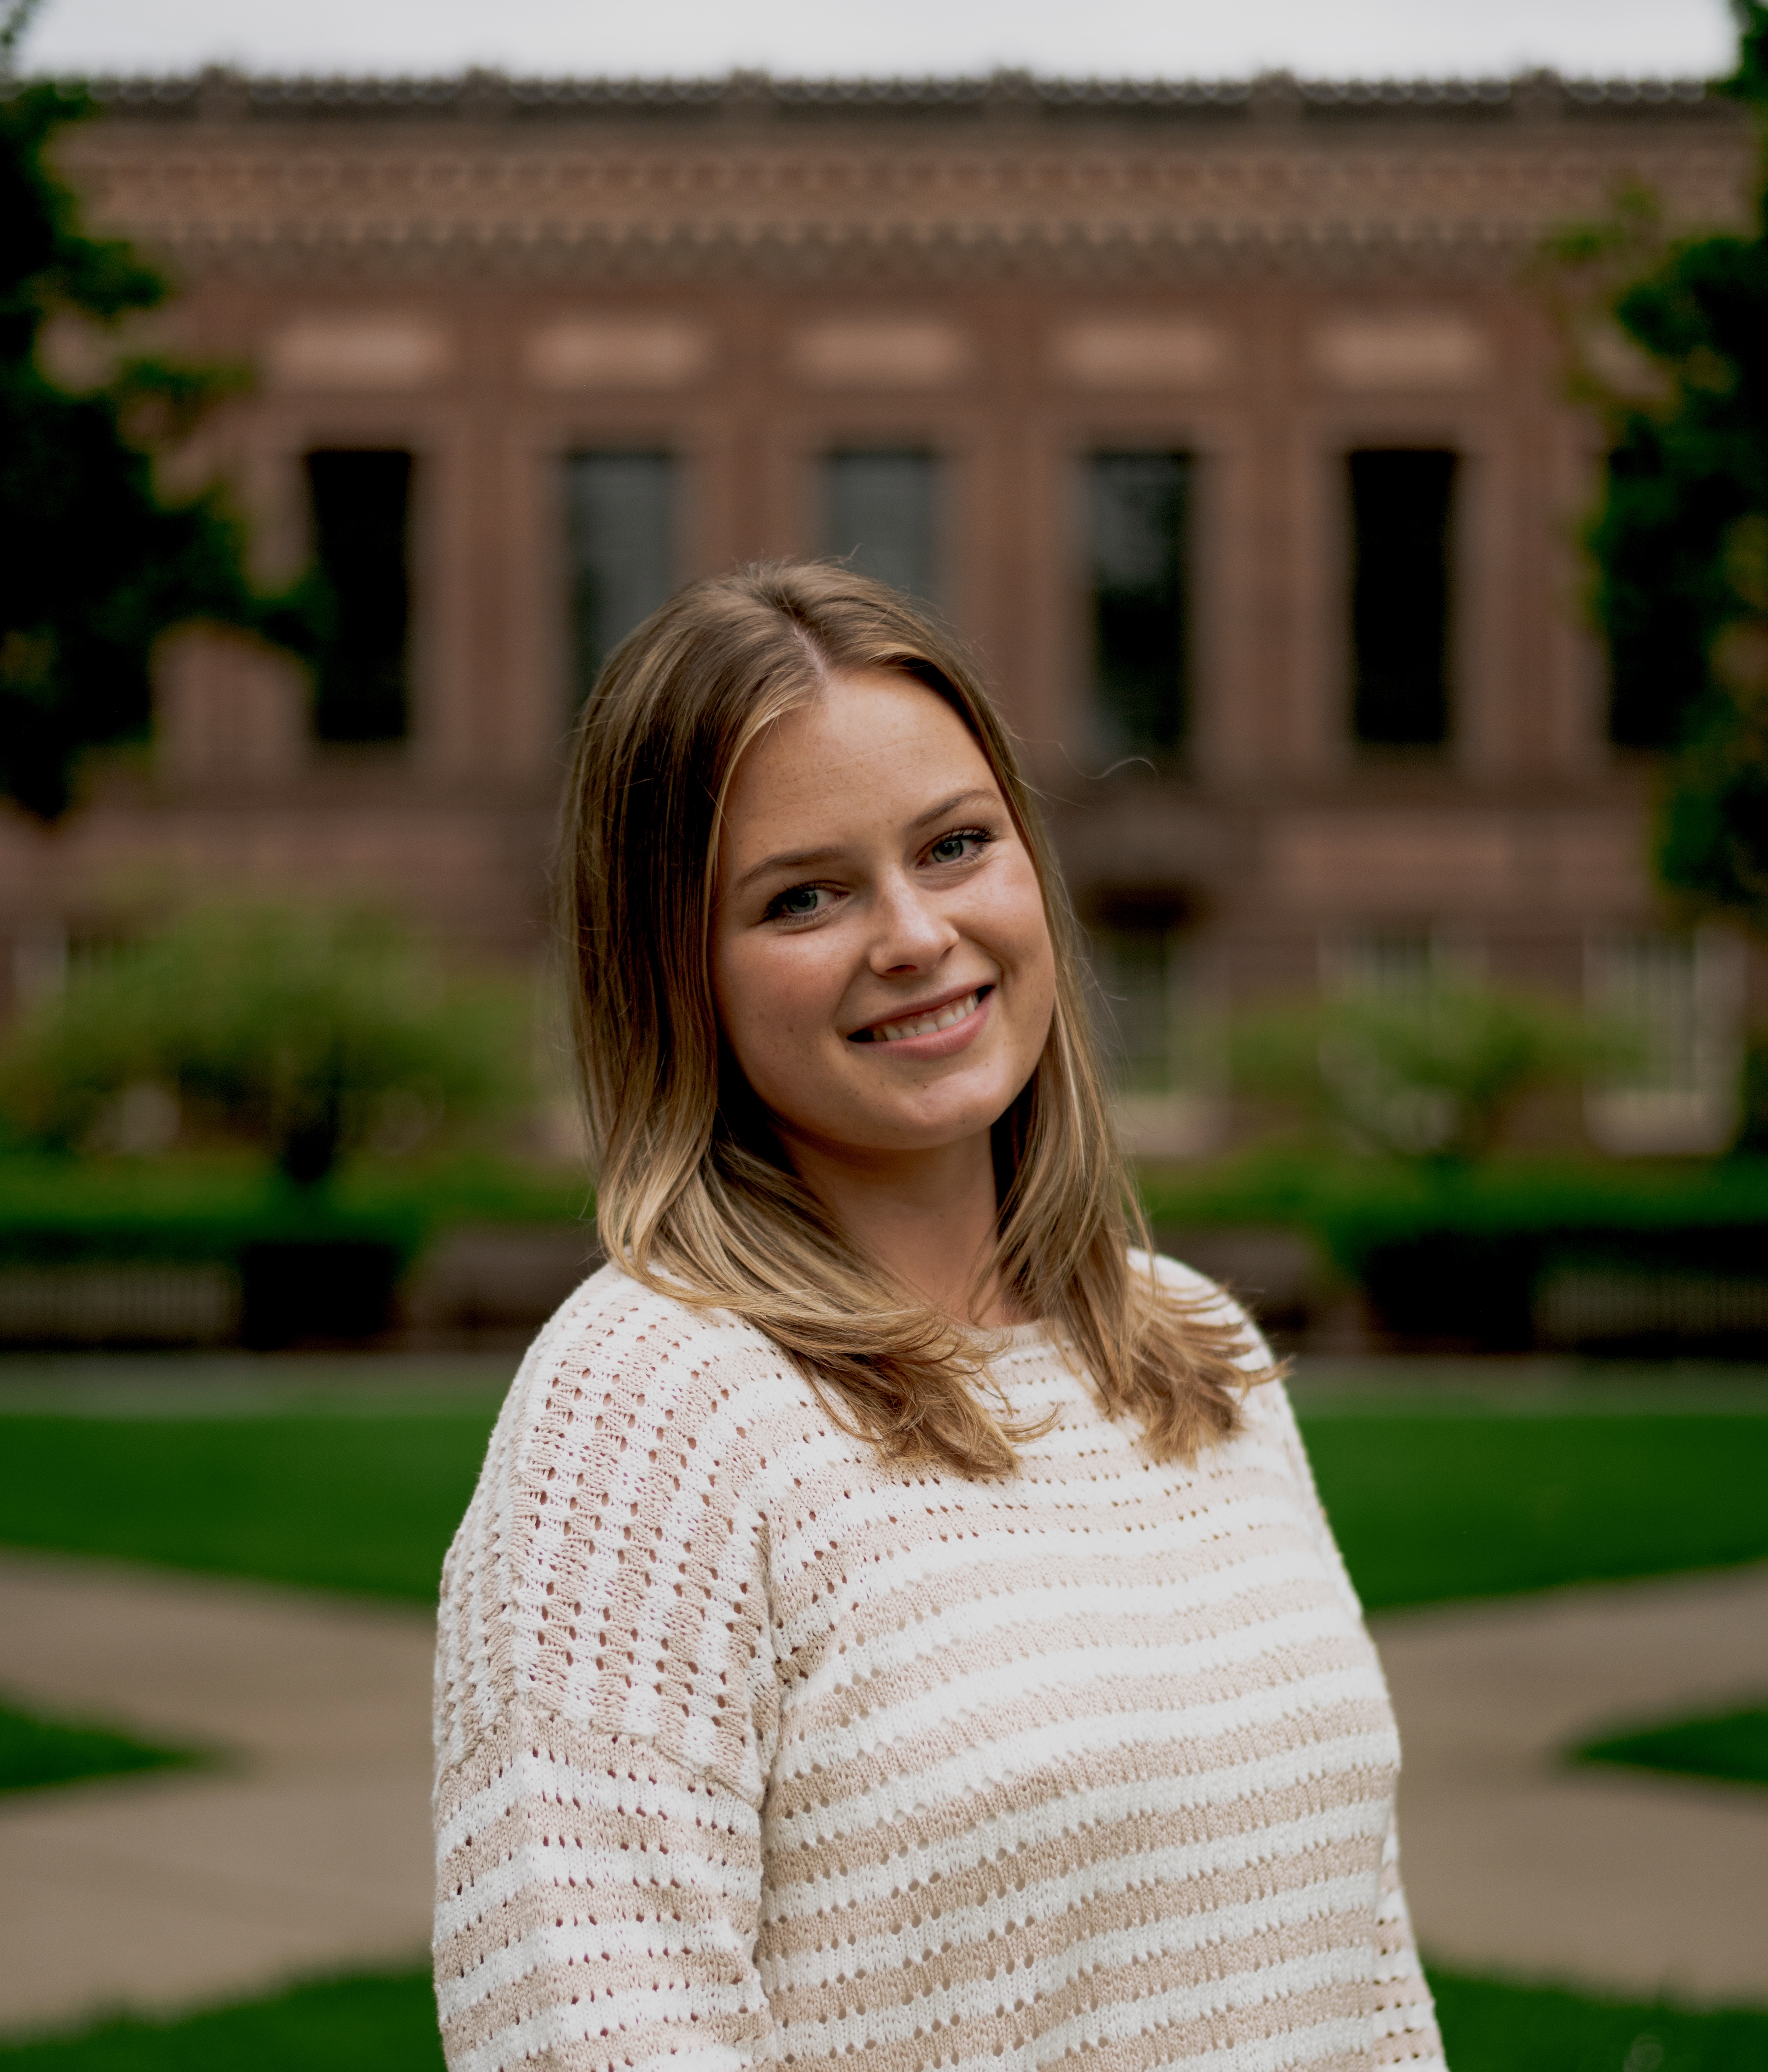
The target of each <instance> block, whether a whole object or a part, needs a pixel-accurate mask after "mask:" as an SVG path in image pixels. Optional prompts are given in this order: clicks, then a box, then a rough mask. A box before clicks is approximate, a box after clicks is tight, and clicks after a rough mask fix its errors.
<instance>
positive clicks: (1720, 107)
mask: <svg viewBox="0 0 1768 2072" xmlns="http://www.w3.org/2000/svg"><path fill="white" fill-rule="evenodd" d="M84 84H85V86H86V87H87V88H88V90H89V91H90V92H91V93H93V96H94V97H96V99H97V101H99V103H100V104H101V105H102V106H103V107H105V109H108V110H109V111H111V112H112V113H116V114H127V115H131V116H135V117H146V118H149V119H154V120H159V121H180V120H188V121H201V120H205V119H207V120H215V119H220V120H225V121H239V120H250V121H290V120H298V121H330V122H335V121H351V120H352V119H354V120H362V119H364V118H366V119H369V120H380V121H386V120H389V119H390V120H400V119H406V120H410V119H415V120H417V121H425V120H429V121H434V120H437V119H438V118H450V117H451V118H454V119H462V118H465V119H469V120H475V121H495V120H505V121H521V122H531V121H578V122H582V121H586V120H593V119H594V118H596V117H613V118H616V119H618V118H622V117H624V118H629V119H631V118H637V119H639V120H643V119H645V118H648V117H664V118H666V119H673V120H675V121H684V120H685V121H693V120H694V119H695V118H697V117H707V116H726V117H728V116H733V115H734V116H737V117H742V118H746V119H750V120H766V121H778V122H785V123H788V124H789V123H791V122H793V121H801V120H803V119H804V118H805V117H812V118H815V117H831V116H833V117H850V116H853V115H865V114H872V115H878V116H882V117H932V118H935V119H938V118H945V119H947V120H948V121H950V120H957V121H962V120H963V119H964V118H965V117H972V118H987V117H1001V116H1002V115H1005V116H1008V117H1018V118H1020V119H1022V120H1024V121H1030V122H1034V123H1036V124H1038V125H1040V126H1041V125H1053V126H1055V127H1058V128H1060V127H1063V126H1067V125H1069V124H1071V122H1072V121H1073V120H1074V119H1075V118H1076V117H1079V118H1081V119H1083V120H1084V119H1085V118H1087V117H1095V118H1104V119H1105V120H1107V121H1113V120H1119V121H1120V120H1122V119H1124V118H1126V117H1127V118H1131V119H1138V120H1141V121H1148V120H1149V119H1150V118H1153V119H1154V120H1155V121H1159V122H1162V123H1163V124H1170V125H1188V124H1191V123H1194V122H1197V121H1202V122H1203V123H1205V124H1208V125H1215V124H1219V123H1223V122H1226V123H1230V124H1238V123H1243V122H1257V121H1261V120H1270V119H1273V118H1274V119H1277V120H1293V119H1299V120H1301V121H1308V122H1314V123H1320V122H1324V123H1328V124H1333V125H1342V123H1344V122H1345V121H1367V122H1379V123H1382V124H1392V123H1394V122H1396V121H1400V122H1404V121H1410V122H1413V123H1416V121H1420V120H1421V119H1422V120H1427V121H1434V122H1438V123H1445V124H1453V125H1456V126H1464V125H1467V124H1469V123H1480V124H1484V123H1493V122H1496V123H1504V122H1516V121H1525V122H1540V121H1561V120H1573V121H1590V120H1593V119H1594V120H1597V121H1606V122H1613V121H1639V120H1641V119H1643V120H1646V121H1651V122H1654V123H1662V122H1665V121H1674V122H1677V123H1679V124H1685V123H1688V122H1691V121H1692V122H1696V123H1712V122H1717V123H1720V124H1729V125H1733V126H1735V125H1737V124H1739V123H1740V122H1741V121H1742V119H1743V118H1742V115H1741V110H1740V109H1739V108H1738V107H1737V104H1736V103H1735V102H1733V101H1729V100H1728V99H1727V98H1726V97H1725V96H1724V95H1722V94H1721V93H1718V92H1717V90H1716V89H1715V88H1713V87H1712V86H1711V85H1710V84H1708V83H1706V82H1704V81H1703V80H1690V79H1564V78H1561V77H1560V76H1559V75H1558V74H1556V73H1553V72H1526V73H1520V74H1518V75H1516V76H1514V77H1510V78H1486V79H1412V80H1404V79H1385V80H1355V79H1352V80H1307V79H1297V78H1295V77H1293V76H1292V75H1290V74H1289V73H1287V72H1271V73H1266V74H1264V75H1262V76H1260V77H1258V78H1256V79H1252V80H1135V79H1131V80H1109V79H1083V80H1068V79H1050V78H1040V77H1037V76H1034V75H1032V74H1030V73H1029V72H1011V71H1005V72H993V73H991V74H988V75H986V76H975V77H968V78H927V79H779V78H774V77H772V76H769V75H768V74H767V73H763V72H732V73H730V74H728V75H727V76H725V77H723V78H716V79H551V78H545V79H521V78H510V77H508V76H505V75H504V74H502V73H500V72H479V71H475V72H464V73H460V74H458V75H454V76H445V77H433V78H424V77H396V78H375V77H361V76H331V77H314V76H295V77H277V76H252V75H249V74H245V73H239V72H228V71H224V70H220V69H212V70H210V71H208V72H200V73H195V74H187V75H183V76H172V77H165V78H154V77H145V78H109V79H105V78H101V79H93V80H87V81H85V82H84Z"/></svg>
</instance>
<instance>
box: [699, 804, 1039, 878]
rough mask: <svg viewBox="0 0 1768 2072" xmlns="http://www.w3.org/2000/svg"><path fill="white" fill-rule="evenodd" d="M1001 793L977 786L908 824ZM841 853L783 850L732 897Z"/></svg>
mask: <svg viewBox="0 0 1768 2072" xmlns="http://www.w3.org/2000/svg"><path fill="white" fill-rule="evenodd" d="M998 796H999V795H998V794H997V792H995V791H993V790H991V789H989V788H987V787H984V786H982V785H980V784H978V785H975V786H972V787H971V789H969V790H968V791H954V792H953V793H952V796H951V797H950V798H949V799H942V800H940V803H939V804H938V805H936V806H929V807H928V808H927V811H926V812H924V813H917V814H916V815H915V818H914V819H913V820H911V821H910V822H909V825H910V826H911V828H924V827H925V826H926V825H927V823H928V822H929V821H930V820H944V818H945V816H946V815H947V814H948V813H955V812H956V811H957V810H958V808H959V807H960V806H968V805H972V804H975V803H976V802H977V800H987V801H989V803H991V804H992V803H993V801H994V800H996V799H997V797H998ZM841 853H842V852H841V850H840V849H783V850H782V851H781V852H780V853H779V855H778V856H765V857H763V858H762V860H761V861H760V862H759V863H755V864H751V865H750V867H749V868H748V870H746V871H745V872H744V873H743V874H742V877H741V878H738V879H737V880H736V881H735V882H734V884H733V885H732V886H731V888H730V895H729V896H730V897H733V898H734V896H735V895H736V894H738V893H739V892H741V891H742V890H743V889H744V887H745V886H750V885H753V884H754V882H755V880H756V879H757V878H766V877H767V876H768V875H769V874H770V873H771V872H773V871H775V870H814V869H815V868H816V865H818V864H820V863H833V861H834V860H835V859H836V857H838V856H840V855H841Z"/></svg>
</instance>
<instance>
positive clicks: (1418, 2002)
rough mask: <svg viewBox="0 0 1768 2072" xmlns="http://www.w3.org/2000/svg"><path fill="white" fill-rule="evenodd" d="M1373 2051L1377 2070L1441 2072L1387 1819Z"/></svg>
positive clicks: (1432, 2013) (1394, 1830)
mask: <svg viewBox="0 0 1768 2072" xmlns="http://www.w3.org/2000/svg"><path fill="white" fill-rule="evenodd" d="M1372 2054H1373V2057H1374V2060H1375V2063H1376V2064H1377V2065H1410V2066H1416V2067H1419V2068H1421V2072H1447V2068H1446V2066H1445V2064H1444V2061H1443V2046H1442V2038H1441V2036H1440V2035H1439V2034H1438V2033H1437V2010H1436V2008H1435V2007H1434V2005H1433V2003H1432V2000H1431V1997H1430V1984H1429V1980H1428V1979H1426V1978H1425V1972H1424V1967H1423V1965H1421V1963H1419V1961H1418V1946H1417V1944H1416V1942H1414V1941H1413V1939H1412V1917H1411V1915H1410V1914H1408V1912H1407V1910H1406V1892H1405V1887H1404V1885H1402V1884H1401V1883H1400V1826H1399V1823H1398V1821H1397V1820H1396V1819H1393V1818H1392V1816H1390V1817H1389V1819H1388V1839H1387V1842H1386V1844H1385V1845H1384V1848H1383V1849H1382V1852H1381V1897H1380V1901H1379V1904H1378V1905H1377V1908H1376V1911H1375V2049H1374V2052H1373V2053H1372Z"/></svg>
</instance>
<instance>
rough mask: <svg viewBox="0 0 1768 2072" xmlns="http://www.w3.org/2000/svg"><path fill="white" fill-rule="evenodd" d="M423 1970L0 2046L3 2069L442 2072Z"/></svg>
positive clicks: (37, 2071)
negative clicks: (179, 2016)
mask: <svg viewBox="0 0 1768 2072" xmlns="http://www.w3.org/2000/svg"><path fill="white" fill-rule="evenodd" d="M0 2066H4V2067H5V2068H6V2072H442V2044H441V2041H440V2039H439V2038H438V2035H437V2033H436V2003H435V2000H434V1997H433V1996H432V1995H431V1992H430V1974H429V1973H428V1972H427V1971H406V1972H397V1973H383V1974H368V1975H364V1976H361V1977H357V1978H349V1979H324V1980H322V1981H320V1982H319V1983H318V1984H310V1985H302V1986H297V1987H294V1988H293V1989H292V1990H290V1991H289V1992H282V1993H278V1994H275V1995H273V1996H271V1997H270V1998H269V1999H267V2000H247V2001H243V2002H239V2003H236V2004H232V2005H230V2006H227V2007H219V2008H205V2009H204V2012H202V2013H200V2014H195V2015H187V2016H184V2017H183V2019H182V2020H175V2021H164V2022H158V2021H138V2020H134V2019H126V2018H125V2019H124V2020H121V2021H107V2022H102V2023H101V2024H99V2025H98V2026H97V2027H96V2028H93V2029H83V2030H82V2031H80V2033H79V2034H77V2035H75V2036H66V2037H53V2038H50V2039H47V2040H45V2041H40V2042H34V2043H14V2044H10V2045H3V2044H0Z"/></svg>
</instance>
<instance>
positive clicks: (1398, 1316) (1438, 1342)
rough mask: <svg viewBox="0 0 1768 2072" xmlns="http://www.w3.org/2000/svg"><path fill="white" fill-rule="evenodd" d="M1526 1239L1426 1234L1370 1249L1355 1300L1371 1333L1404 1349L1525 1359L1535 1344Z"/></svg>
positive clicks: (1537, 1255) (1536, 1265)
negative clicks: (1367, 1308) (1364, 1303)
mask: <svg viewBox="0 0 1768 2072" xmlns="http://www.w3.org/2000/svg"><path fill="white" fill-rule="evenodd" d="M1540 1271H1541V1243H1540V1239H1537V1238H1534V1237H1512V1236H1504V1237H1487V1236H1483V1235H1481V1236H1475V1235H1470V1234H1466V1233H1463V1232H1461V1231H1425V1232H1422V1233H1421V1235H1418V1236H1417V1237H1414V1238H1406V1239H1401V1240H1400V1241H1399V1242H1397V1243H1395V1244H1383V1245H1377V1246H1375V1248H1373V1250H1371V1252H1370V1253H1369V1255H1368V1256H1367V1259H1366V1260H1365V1261H1364V1263H1363V1292H1364V1293H1366V1294H1367V1297H1368V1298H1369V1302H1370V1305H1371V1308H1372V1309H1373V1310H1374V1312H1375V1322H1376V1323H1377V1325H1378V1326H1379V1329H1380V1330H1382V1332H1383V1333H1384V1334H1386V1335H1387V1336H1388V1337H1389V1338H1397V1339H1400V1340H1402V1341H1404V1342H1408V1343H1410V1344H1412V1345H1416V1346H1441V1347H1444V1348H1449V1347H1453V1349H1455V1350H1466V1351H1468V1352H1481V1353H1511V1352H1526V1351H1527V1350H1529V1348H1530V1347H1531V1346H1533V1344H1534V1343H1535V1284H1536V1281H1537V1280H1538V1279H1539V1278H1540Z"/></svg>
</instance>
